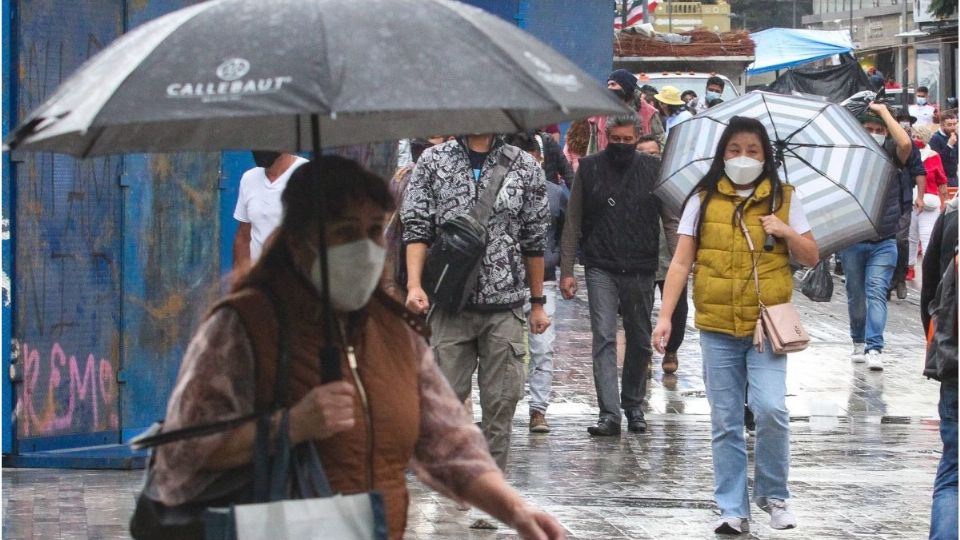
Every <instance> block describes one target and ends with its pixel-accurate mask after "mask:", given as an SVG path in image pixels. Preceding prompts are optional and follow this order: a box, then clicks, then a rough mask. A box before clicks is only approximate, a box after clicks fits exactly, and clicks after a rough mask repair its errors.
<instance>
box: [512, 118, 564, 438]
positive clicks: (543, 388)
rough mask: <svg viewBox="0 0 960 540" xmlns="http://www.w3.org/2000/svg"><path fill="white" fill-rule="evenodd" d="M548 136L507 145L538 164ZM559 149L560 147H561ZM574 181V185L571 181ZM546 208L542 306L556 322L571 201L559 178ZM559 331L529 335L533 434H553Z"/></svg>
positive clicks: (521, 137) (522, 137)
mask: <svg viewBox="0 0 960 540" xmlns="http://www.w3.org/2000/svg"><path fill="white" fill-rule="evenodd" d="M542 137H549V135H547V134H545V133H535V134H533V136H532V137H531V136H529V135H528V134H526V133H518V134H516V135H514V136H512V137H508V138H507V143H508V144H512V145H514V146H516V147H517V148H519V149H521V150H523V151H525V152H527V153H529V154H530V155H531V156H532V157H533V158H534V159H535V160H537V162H538V163H542V162H544V161H546V158H545V156H544V155H543V154H541V153H540V146H539V145H540V142H539V141H538V140H537V139H538V138H542ZM558 149H559V148H558ZM572 180H573V179H572V178H571V182H572ZM546 187H547V208H548V212H549V216H548V220H549V221H548V225H547V233H546V248H545V250H544V253H543V296H544V298H545V300H546V303H545V304H544V306H543V309H544V311H545V312H546V314H547V317H550V319H551V320H552V319H553V315H554V313H556V310H557V299H558V295H557V266H559V265H560V234H561V233H562V231H563V220H564V215H565V214H566V211H567V203H568V201H569V199H570V195H569V191H568V190H567V189H566V188H565V187H564V186H563V184H561V183H560V182H559V178H556V177H555V179H554V180H551V179H550V178H549V177H548V178H547V184H546ZM532 308H533V304H531V303H530V302H529V301H528V302H527V303H526V304H525V305H524V307H523V311H524V313H525V314H526V315H528V316H529V314H530V310H531V309H532ZM556 338H557V332H556V329H555V328H554V326H553V325H552V324H551V325H550V326H548V327H547V330H546V331H545V332H543V333H542V334H530V335H529V336H528V337H527V344H528V348H529V352H530V368H529V370H528V372H527V384H528V387H529V389H530V411H529V412H530V423H529V429H530V432H531V433H550V424H548V423H547V407H549V405H550V389H551V387H552V386H553V352H554V346H553V344H554V341H556Z"/></svg>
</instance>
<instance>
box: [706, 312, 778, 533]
mask: <svg viewBox="0 0 960 540" xmlns="http://www.w3.org/2000/svg"><path fill="white" fill-rule="evenodd" d="M700 350H701V351H702V354H703V360H704V361H703V380H704V383H705V384H706V387H707V401H708V402H709V403H710V422H711V431H712V445H713V478H714V485H715V488H714V496H715V497H716V500H717V506H719V507H720V516H721V517H739V518H749V517H750V499H749V496H748V494H747V445H746V441H745V440H744V426H743V404H744V397H746V403H747V404H748V405H749V406H750V410H751V411H752V412H753V416H754V418H755V420H756V423H757V432H756V439H755V446H754V460H755V462H756V463H755V467H754V482H753V496H754V499H755V500H756V499H759V498H768V499H783V500H786V499H789V498H790V491H789V490H788V489H787V476H788V475H789V472H790V415H789V413H788V412H787V404H786V396H787V356H786V355H784V354H774V353H773V351H772V348H771V347H770V344H769V342H768V343H767V344H766V346H765V347H764V352H762V353H760V352H757V349H756V348H755V347H754V346H753V336H747V337H734V336H730V335H727V334H720V333H716V332H707V331H702V330H701V331H700ZM748 383H749V388H747V387H748ZM745 394H746V396H745Z"/></svg>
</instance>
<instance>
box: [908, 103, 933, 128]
mask: <svg viewBox="0 0 960 540" xmlns="http://www.w3.org/2000/svg"><path fill="white" fill-rule="evenodd" d="M936 112H937V109H936V108H934V107H933V106H932V105H929V104H927V105H911V106H910V116H913V117H914V118H916V119H917V123H916V124H914V125H916V126H917V127H920V126H930V125H933V115H934V114H935V113H936Z"/></svg>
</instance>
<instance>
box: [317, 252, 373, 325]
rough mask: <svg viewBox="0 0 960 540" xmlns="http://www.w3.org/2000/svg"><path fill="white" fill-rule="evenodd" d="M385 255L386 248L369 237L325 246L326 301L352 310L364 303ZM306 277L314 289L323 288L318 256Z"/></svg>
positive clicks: (337, 306)
mask: <svg viewBox="0 0 960 540" xmlns="http://www.w3.org/2000/svg"><path fill="white" fill-rule="evenodd" d="M386 258H387V250H386V249H384V248H382V247H380V246H378V245H377V243H376V242H374V241H373V240H370V239H365V240H357V241H356V242H350V243H349V244H341V245H339V246H334V247H332V248H327V266H328V269H329V270H330V301H331V303H333V307H334V309H337V310H339V311H356V310H358V309H360V308H362V307H363V306H365V305H367V302H368V301H370V297H371V296H372V295H373V291H375V290H376V289H377V284H378V283H380V276H381V274H383V263H384V261H385V260H386ZM310 280H311V281H313V285H314V287H316V288H317V291H318V292H319V291H322V290H323V282H322V281H321V276H320V258H319V257H317V259H316V260H314V261H313V267H312V268H311V270H310Z"/></svg>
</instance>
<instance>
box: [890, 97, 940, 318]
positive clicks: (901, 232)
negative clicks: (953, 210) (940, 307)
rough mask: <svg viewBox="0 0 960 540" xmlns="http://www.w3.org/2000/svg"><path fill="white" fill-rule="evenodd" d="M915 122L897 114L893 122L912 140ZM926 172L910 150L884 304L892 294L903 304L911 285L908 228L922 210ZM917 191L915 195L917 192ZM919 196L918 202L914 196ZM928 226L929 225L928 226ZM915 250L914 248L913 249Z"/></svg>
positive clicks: (917, 154)
mask: <svg viewBox="0 0 960 540" xmlns="http://www.w3.org/2000/svg"><path fill="white" fill-rule="evenodd" d="M916 121H917V118H916V117H914V116H910V115H909V114H903V113H901V114H898V115H897V122H899V123H900V127H901V128H903V130H904V131H905V132H906V133H907V136H909V137H912V133H913V124H914V123H915V122H916ZM926 174H927V170H926V168H924V165H923V159H922V158H921V156H920V149H919V148H916V145H914V148H911V149H910V157H908V158H907V165H906V167H903V168H902V169H901V170H900V174H899V178H898V180H899V182H900V219H899V221H898V222H897V236H896V238H897V267H896V268H895V269H894V271H893V277H892V278H891V279H890V287H889V289H888V291H887V300H889V299H890V294H891V293H892V292H893V291H896V292H897V298H898V299H900V300H903V299H905V298H906V297H907V281H913V277H914V275H913V266H912V265H911V263H910V227H911V224H912V223H913V221H914V213H915V212H916V211H918V210H921V209H922V208H923V195H922V193H923V192H924V191H926V185H927V177H926ZM918 189H919V191H918ZM918 192H919V193H921V195H920V196H919V198H918V197H917V193H918ZM931 225H932V223H931ZM914 249H916V247H914Z"/></svg>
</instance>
